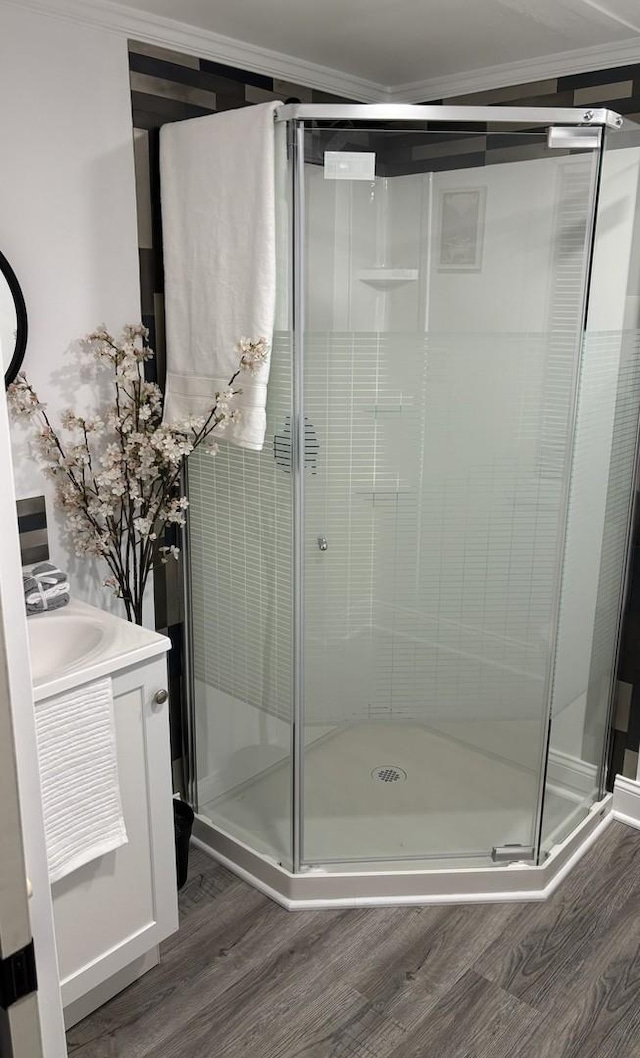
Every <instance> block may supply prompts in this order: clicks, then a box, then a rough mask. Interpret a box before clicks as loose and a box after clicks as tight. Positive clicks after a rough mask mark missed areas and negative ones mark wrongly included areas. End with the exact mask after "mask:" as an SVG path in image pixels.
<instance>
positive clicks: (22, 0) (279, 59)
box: [0, 0, 388, 103]
mask: <svg viewBox="0 0 640 1058" xmlns="http://www.w3.org/2000/svg"><path fill="white" fill-rule="evenodd" d="M0 4H2V5H4V6H8V7H18V8H20V10H22V11H24V10H28V11H34V12H36V13H37V14H41V15H48V16H50V17H53V18H59V19H63V20H65V21H67V22H75V23H77V24H80V25H86V26H91V27H93V28H95V29H102V30H104V31H106V32H111V33H115V34H118V35H120V36H123V37H127V38H128V39H129V40H139V41H144V42H145V43H147V44H156V45H158V46H159V47H163V48H170V49H172V50H173V51H180V52H183V53H185V54H187V55H195V56H197V57H198V58H199V59H210V60H211V61H212V62H219V63H223V64H224V65H226V66H236V67H239V68H240V69H242V70H251V71H253V72H254V73H261V74H264V75H265V76H266V77H276V78H279V79H280V80H283V81H293V83H294V84H299V85H305V86H306V87H307V88H317V89H319V90H320V91H323V92H331V93H332V94H333V95H339V96H346V97H347V98H349V99H353V100H356V101H359V102H363V103H382V102H386V100H387V98H388V96H387V90H386V89H385V87H384V86H383V85H379V84H376V83H375V82H374V81H367V80H365V79H364V78H361V77H356V76H354V75H352V74H348V73H344V72H342V71H340V70H333V69H331V68H330V67H328V66H320V65H318V64H317V63H312V62H306V61H305V60H304V59H296V58H294V57H293V56H291V55H285V54H283V53H282V52H278V51H271V50H270V49H269V48H260V47H258V46H257V45H255V44H246V43H245V42H243V41H239V40H235V39H233V38H232V37H224V36H222V35H221V34H219V33H212V32H210V31H207V30H204V29H198V28H197V27H195V26H189V25H187V24H186V23H184V22H178V21H176V20H174V19H172V18H165V17H164V16H160V15H152V14H150V13H149V12H146V11H140V10H137V9H133V8H130V7H125V6H124V5H123V4H118V3H111V0H0Z"/></svg>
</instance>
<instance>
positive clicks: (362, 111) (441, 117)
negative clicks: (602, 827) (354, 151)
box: [274, 103, 623, 874]
mask: <svg viewBox="0 0 640 1058" xmlns="http://www.w3.org/2000/svg"><path fill="white" fill-rule="evenodd" d="M274 120H275V121H276V122H282V121H284V122H287V137H286V140H287V156H288V163H289V174H288V177H289V187H290V196H291V197H290V210H289V243H290V252H291V261H292V267H291V275H292V287H293V289H292V296H291V302H290V310H289V316H290V318H289V329H290V333H291V336H292V418H293V429H292V463H291V470H292V487H293V524H292V574H293V599H292V617H293V644H292V647H293V650H292V656H293V686H292V715H291V751H290V752H291V775H292V790H291V793H292V804H291V862H292V870H293V873H294V874H298V873H300V872H301V871H304V870H305V867H306V864H305V860H304V852H303V846H304V753H305V737H304V735H305V729H304V660H305V658H304V574H305V569H304V545H303V537H304V494H305V484H304V443H305V436H304V366H305V352H304V324H305V306H304V299H305V274H304V252H305V149H304V148H305V142H304V141H305V132H306V130H307V124H306V123H307V122H313V121H341V120H342V121H362V122H367V121H397V122H399V123H402V122H412V121H413V122H429V123H433V124H434V126H435V125H437V124H442V123H444V122H446V123H448V124H452V123H457V124H459V125H461V126H462V125H465V124H467V125H468V124H470V123H488V124H492V125H497V124H505V125H514V124H515V125H522V124H525V125H527V126H529V127H530V126H534V125H542V126H546V127H547V128H551V127H553V126H554V125H560V126H575V127H577V128H578V127H582V128H584V127H593V128H594V129H599V130H600V142H599V145H598V146H597V147H596V146H594V147H593V148H592V149H593V150H596V151H598V152H599V158H598V168H597V173H596V176H595V188H594V194H593V200H592V208H591V216H590V218H589V229H588V233H587V239H586V253H585V256H586V262H587V265H586V267H585V269H584V276H583V290H582V307H581V327H580V331H579V333H578V334H577V336H576V354H575V360H574V365H573V390H572V400H571V407H570V409H569V421H568V432H567V444H566V453H565V469H564V471H563V485H562V497H563V504H562V510H561V517H560V526H559V532H558V552H557V559H556V568H557V569H558V576H557V582H556V586H555V591H554V598H553V618H552V628H551V637H550V640H551V649H550V657H549V664H548V669H547V676H546V681H545V689H544V697H543V703H544V715H543V717H541V721H542V730H543V732H544V735H543V739H542V751H541V759H540V766H539V771H538V780H539V787H538V795H537V800H536V806H535V819H534V826H533V835H534V863H536V864H539V855H540V849H541V837H542V816H543V810H544V798H545V789H546V773H547V764H548V756H549V741H550V725H551V706H552V694H553V678H554V669H555V662H556V655H557V638H558V624H559V613H560V601H561V594H562V581H563V578H562V563H563V557H564V552H565V547H566V535H567V521H568V506H569V493H570V486H571V471H572V462H573V451H574V442H575V426H576V414H577V402H578V382H579V372H580V366H581V360H582V349H583V338H584V334H585V331H586V321H587V310H588V296H589V285H590V275H591V261H592V256H593V245H594V235H595V228H596V222H597V206H598V190H599V184H600V178H601V167H602V158H603V154H604V129H605V128H608V129H616V130H617V129H619V128H620V127H621V126H622V124H623V118H622V117H621V116H620V115H619V114H616V113H615V112H614V111H610V110H607V109H604V108H602V109H591V108H576V107H574V108H566V107H545V108H539V107H468V106H467V107H464V106H414V105H411V104H394V103H374V104H313V103H300V104H298V103H296V104H287V105H284V106H281V107H279V108H278V110H277V111H276V113H275V116H274ZM607 747H608V740H605V744H604V746H603V757H602V761H603V762H604V761H605V758H606V753H607ZM604 771H605V768H604V767H603V764H602V762H601V765H600V769H599V772H600V776H601V779H600V783H601V786H600V790H599V796H602V782H603V779H602V776H603V774H604ZM421 862H422V861H421ZM424 862H425V864H427V863H428V857H427V856H425V860H424Z"/></svg>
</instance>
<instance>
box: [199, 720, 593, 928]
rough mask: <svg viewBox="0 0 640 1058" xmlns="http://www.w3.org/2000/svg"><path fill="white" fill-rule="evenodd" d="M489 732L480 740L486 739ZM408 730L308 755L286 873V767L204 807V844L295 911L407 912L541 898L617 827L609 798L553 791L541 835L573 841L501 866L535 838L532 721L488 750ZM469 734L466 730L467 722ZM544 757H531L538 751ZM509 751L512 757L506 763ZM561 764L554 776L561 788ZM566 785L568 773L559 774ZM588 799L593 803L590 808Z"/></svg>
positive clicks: (412, 726) (339, 737)
mask: <svg viewBox="0 0 640 1058" xmlns="http://www.w3.org/2000/svg"><path fill="white" fill-rule="evenodd" d="M486 727H487V725H486V724H485V725H483V735H484V738H485V739H486V737H487V730H486ZM459 730H460V729H456V725H455V724H454V725H446V731H443V730H438V731H434V730H433V729H430V728H428V727H426V726H425V725H422V724H416V723H412V722H395V723H394V722H375V723H360V724H353V725H350V726H346V727H341V728H338V729H336V731H335V732H333V733H331V734H329V735H327V736H325V737H323V738H320V739H318V741H317V742H315V743H312V744H311V745H309V746H308V747H307V749H306V752H305V782H304V819H305V826H304V835H303V853H304V859H305V862H306V864H307V866H306V867H305V868H303V870H302V871H301V872H300V873H298V874H293V873H291V872H290V871H289V870H287V868H286V866H284V865H283V863H282V862H281V861H280V860H279V857H278V853H280V854H281V855H282V859H283V861H285V862H286V850H287V848H288V847H289V843H290V840H291V839H290V833H291V822H290V818H289V814H288V805H289V803H290V798H291V774H290V768H289V766H288V763H285V764H281V765H276V766H274V767H271V768H270V769H268V770H267V771H265V772H263V773H262V774H261V775H259V776H257V777H256V778H255V779H254V780H252V781H250V782H247V783H244V784H243V785H242V786H241V787H239V788H236V789H235V790H232V791H230V792H229V793H228V794H227V795H225V796H223V797H219V798H217V799H216V800H215V801H213V802H210V803H208V804H204V805H201V806H200V811H199V813H198V816H197V818H196V825H195V829H194V835H195V840H196V842H197V844H199V845H200V846H201V847H202V848H204V849H205V850H206V851H208V852H210V853H211V854H212V855H214V856H216V857H217V858H218V859H220V860H221V861H222V862H223V863H225V864H226V865H227V866H228V867H229V868H230V869H231V870H233V871H235V872H236V873H238V874H239V875H241V877H243V878H245V879H246V880H247V881H249V882H251V883H252V884H253V885H255V886H257V887H258V888H259V889H261V890H262V891H264V892H265V893H267V895H269V896H271V897H272V898H273V899H275V900H277V901H278V902H279V903H281V904H282V905H283V906H285V907H287V908H290V909H292V910H293V909H303V908H314V907H315V908H319V907H337V906H343V907H348V906H359V905H365V904H369V905H376V904H395V903H397V904H401V903H415V904H420V903H440V902H468V901H479V900H509V899H512V900H513V899H515V900H537V899H544V898H545V897H546V895H547V894H548V892H550V891H551V889H552V888H553V887H554V885H555V884H557V882H558V881H559V879H560V877H561V876H563V875H564V873H566V871H567V870H568V869H569V868H570V866H571V865H572V863H573V862H575V861H576V860H577V859H578V858H579V856H580V855H582V853H583V852H584V851H585V849H586V847H587V846H588V845H589V844H591V841H592V840H593V839H594V838H595V836H596V835H597V834H598V833H599V832H600V830H601V829H602V828H603V827H604V826H605V825H606V824H607V822H608V821H609V820H608V816H609V811H610V798H609V797H607V798H605V799H603V800H602V801H600V802H598V803H597V804H596V805H594V806H593V807H592V808H591V809H590V810H589V809H587V808H586V807H585V800H586V798H587V797H588V792H587V791H586V790H583V791H582V793H580V792H579V791H576V790H575V789H567V788H566V787H565V788H563V787H562V786H561V785H555V786H553V788H552V790H551V792H548V793H547V808H546V812H547V815H546V818H545V834H547V835H553V833H554V830H555V831H557V833H558V834H562V836H563V837H564V835H566V833H567V831H568V829H570V828H571V821H572V820H575V826H574V829H573V831H572V832H571V833H570V836H569V838H566V839H565V840H564V841H562V842H561V843H559V844H557V845H556V846H553V847H552V848H551V852H550V855H549V856H548V857H547V859H546V861H545V863H544V865H542V866H540V867H535V866H531V865H530V864H526V863H523V862H518V863H510V864H507V865H504V866H496V865H494V864H493V863H492V861H491V859H490V851H491V849H492V847H493V846H494V845H510V844H522V845H527V844H530V842H531V826H532V822H531V820H532V810H533V805H534V804H535V799H536V790H537V778H536V770H535V768H534V766H533V765H534V761H533V760H531V759H528V758H529V757H530V755H531V747H532V746H534V747H535V745H536V731H535V725H531V724H529V723H527V722H526V721H521V722H513V723H511V724H505V723H504V722H497V724H496V727H495V731H493V732H490V733H489V734H490V735H491V736H492V738H491V745H492V747H493V749H492V750H488V749H486V748H479V747H478V746H477V745H473V744H469V742H468V741H463V740H461V739H460V738H458V737H456V736H457V734H458V733H459ZM465 732H466V734H467V737H471V738H473V736H472V735H471V736H469V725H468V724H467V725H465ZM534 752H535V751H534ZM506 754H508V756H506ZM553 768H554V765H553V761H552V762H551V764H550V772H551V777H552V780H553ZM562 774H563V775H564V772H563V773H562ZM589 800H591V798H589Z"/></svg>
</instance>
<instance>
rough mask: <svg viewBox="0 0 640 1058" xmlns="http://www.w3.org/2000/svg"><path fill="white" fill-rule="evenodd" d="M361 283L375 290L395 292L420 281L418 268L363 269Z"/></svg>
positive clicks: (360, 272)
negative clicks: (408, 284)
mask: <svg viewBox="0 0 640 1058" xmlns="http://www.w3.org/2000/svg"><path fill="white" fill-rule="evenodd" d="M358 279H359V280H360V282H361V283H366V284H367V286H369V287H373V288H374V290H394V289H397V288H398V287H401V286H404V285H405V284H406V283H415V282H416V280H417V279H418V269H417V268H363V269H361V270H360V271H359V272H358Z"/></svg>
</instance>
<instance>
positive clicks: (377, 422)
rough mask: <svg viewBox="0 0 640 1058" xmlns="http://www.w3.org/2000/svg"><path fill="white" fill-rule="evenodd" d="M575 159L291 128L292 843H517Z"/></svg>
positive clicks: (545, 615)
mask: <svg viewBox="0 0 640 1058" xmlns="http://www.w3.org/2000/svg"><path fill="white" fill-rule="evenodd" d="M598 161H599V150H598V148H597V147H596V148H590V149H586V150H566V149H565V150H556V149H549V148H548V147H547V135H546V129H545V130H535V131H531V130H519V131H517V132H515V131H514V132H506V133H505V132H504V131H502V130H500V129H498V131H494V129H492V128H491V127H489V128H487V127H486V126H484V125H483V126H482V127H479V128H470V129H464V130H463V129H458V130H456V131H441V130H436V131H428V130H425V129H424V128H419V129H407V128H406V127H405V128H400V129H398V130H397V131H396V130H394V129H392V128H390V127H389V126H387V127H386V128H381V129H375V128H367V129H366V130H363V129H362V128H354V127H349V126H348V125H346V124H337V123H333V124H332V125H331V127H328V126H325V127H322V126H321V125H319V124H313V125H310V126H308V127H307V129H306V132H305V136H304V165H303V166H301V165H300V166H299V172H301V171H302V170H303V172H304V181H303V182H304V189H303V198H304V201H303V204H302V196H300V199H299V207H300V208H301V209H303V216H304V228H303V236H304V238H303V241H304V249H303V265H304V268H303V274H304V277H305V280H304V290H303V292H302V294H303V298H302V300H303V306H304V327H303V328H302V329H301V330H300V331H299V333H298V370H299V371H300V372H301V377H302V378H303V404H304V411H303V415H304V429H303V433H304V445H303V446H304V454H303V457H302V453H301V458H300V464H301V466H300V478H299V480H298V482H297V485H296V487H297V488H298V489H301V490H302V494H301V496H300V505H299V509H300V510H301V511H302V515H301V524H300V526H299V529H300V533H301V538H302V548H303V553H302V564H303V572H304V576H303V587H302V599H301V605H302V612H303V617H304V621H303V624H302V627H303V629H304V631H303V642H302V644H301V646H302V662H303V674H304V675H303V702H302V716H303V722H304V731H303V739H302V742H303V744H304V753H303V757H302V760H301V764H300V766H301V769H302V772H301V776H300V783H299V786H300V791H301V804H300V805H299V806H298V807H299V811H300V813H301V856H300V861H301V864H303V865H304V864H306V865H313V864H326V865H331V864H334V865H335V864H342V865H345V864H347V865H348V864H354V865H355V864H358V865H360V866H361V865H362V864H363V863H367V862H373V861H377V862H379V861H392V862H395V863H398V864H405V865H408V866H411V865H414V866H417V865H418V864H417V862H416V861H418V860H421V861H424V860H432V861H433V866H441V865H443V864H444V863H445V862H449V861H451V862H456V861H457V860H458V859H462V858H463V859H464V861H465V863H466V864H471V863H481V864H491V863H493V862H496V860H497V861H500V858H501V857H503V856H504V857H509V856H511V855H513V856H514V858H516V857H517V858H524V859H532V858H533V857H534V855H535V845H536V835H537V824H538V822H539V819H540V810H541V786H542V778H543V774H544V768H545V765H546V746H547V737H548V725H549V700H550V693H551V684H552V677H553V665H554V657H555V644H556V627H557V616H558V599H559V591H560V578H561V561H560V560H561V556H562V550H563V545H564V536H565V529H566V518H567V496H568V479H569V471H570V460H571V450H572V436H573V424H574V405H575V393H576V383H577V372H578V368H579V360H580V341H581V334H582V328H583V317H584V307H585V293H586V281H587V274H588V264H589V255H590V248H591V236H592V226H593V216H594V208H595V190H596V182H597V171H598ZM302 464H304V465H302ZM558 796H559V797H562V791H560V792H559V793H558ZM511 846H515V848H510V847H511Z"/></svg>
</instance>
